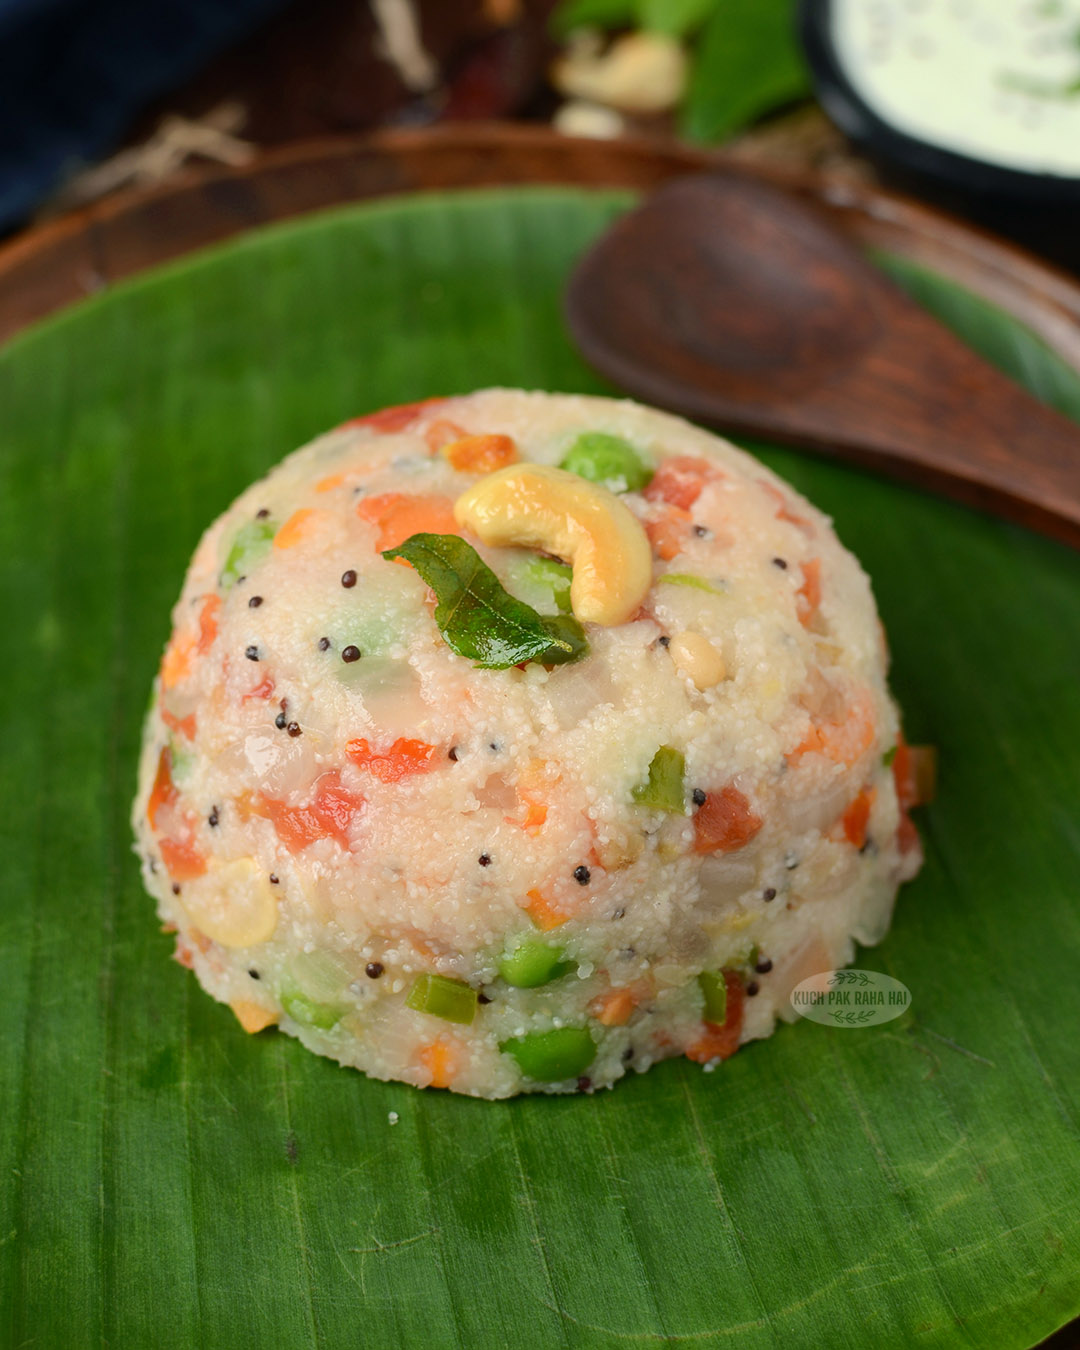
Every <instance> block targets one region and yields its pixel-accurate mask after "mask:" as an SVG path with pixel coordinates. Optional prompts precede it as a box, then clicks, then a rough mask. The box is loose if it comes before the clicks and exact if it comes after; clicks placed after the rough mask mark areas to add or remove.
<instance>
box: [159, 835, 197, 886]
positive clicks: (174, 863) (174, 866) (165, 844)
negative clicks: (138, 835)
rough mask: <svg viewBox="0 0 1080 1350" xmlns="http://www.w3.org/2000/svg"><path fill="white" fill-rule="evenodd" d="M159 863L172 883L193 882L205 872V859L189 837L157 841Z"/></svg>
mask: <svg viewBox="0 0 1080 1350" xmlns="http://www.w3.org/2000/svg"><path fill="white" fill-rule="evenodd" d="M158 848H159V849H160V850H161V861H162V862H163V863H164V864H165V870H166V871H167V872H168V874H169V876H171V877H172V879H173V881H194V880H195V878H196V877H201V876H202V875H203V873H204V872H205V871H206V858H205V857H204V856H203V854H202V853H201V852H200V851H199V848H198V846H197V845H196V843H195V841H194V840H193V839H191V838H190V837H188V838H184V839H159V840H158Z"/></svg>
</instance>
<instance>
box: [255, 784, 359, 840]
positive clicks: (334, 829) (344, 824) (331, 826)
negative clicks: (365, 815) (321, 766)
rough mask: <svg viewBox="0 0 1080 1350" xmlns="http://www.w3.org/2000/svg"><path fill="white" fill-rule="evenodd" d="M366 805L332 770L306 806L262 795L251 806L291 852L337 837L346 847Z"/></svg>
mask: <svg viewBox="0 0 1080 1350" xmlns="http://www.w3.org/2000/svg"><path fill="white" fill-rule="evenodd" d="M364 804H365V803H364V798H363V797H361V796H359V795H358V794H356V793H352V792H349V791H347V789H345V788H343V787H342V786H341V781H340V779H339V777H338V774H337V772H336V771H332V772H330V773H324V774H323V776H322V777H321V778H320V779H319V780H318V782H317V783H316V785H315V795H314V797H313V798H312V800H311V801H310V802H309V803H308V805H307V806H290V805H289V804H288V803H287V802H283V801H278V800H277V799H276V798H274V797H265V796H261V795H260V796H259V797H257V798H255V799H254V800H253V802H252V803H251V805H250V809H251V810H252V811H254V813H255V814H256V815H260V816H266V817H267V818H268V819H269V820H270V821H271V822H272V823H273V826H274V829H275V830H276V831H277V834H278V838H279V839H280V840H281V842H282V843H283V844H284V845H285V847H286V848H287V849H288V850H289V852H290V853H299V852H300V851H301V850H302V849H305V848H307V847H308V845H309V844H313V843H314V842H315V841H316V840H317V839H336V840H337V842H338V843H339V844H340V845H341V847H342V848H347V847H348V844H349V838H348V834H347V831H348V828H349V825H350V823H351V822H352V818H353V816H355V815H356V813H357V812H358V811H360V810H361V809H362V808H363V806H364Z"/></svg>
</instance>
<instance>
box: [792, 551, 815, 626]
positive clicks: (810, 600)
mask: <svg viewBox="0 0 1080 1350" xmlns="http://www.w3.org/2000/svg"><path fill="white" fill-rule="evenodd" d="M801 569H802V574H803V584H802V585H801V586H800V587H799V589H798V591H797V592H796V594H797V596H798V599H797V601H796V604H797V607H798V614H799V622H800V623H801V624H802V626H803V627H804V628H809V626H810V625H811V624H812V623H813V621H814V615H815V614H816V613H817V612H818V606H819V605H820V604H821V559H820V558H811V559H810V560H809V562H804V563H802V564H801Z"/></svg>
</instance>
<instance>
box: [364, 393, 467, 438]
mask: <svg viewBox="0 0 1080 1350" xmlns="http://www.w3.org/2000/svg"><path fill="white" fill-rule="evenodd" d="M445 402H446V400H445V399H442V398H422V399H420V401H419V402H418V403H397V404H395V405H394V406H393V407H391V408H380V409H379V411H378V412H373V413H366V414H365V415H364V416H363V417H352V418H350V419H349V421H347V422H344V423H342V425H343V426H346V427H371V429H372V430H373V431H378V432H381V433H382V434H383V435H387V434H389V433H390V432H394V431H405V430H406V429H407V428H408V427H411V426H412V424H413V423H414V422H415V421H416V419H417V418H418V417H419V416H420V414H421V412H423V410H424V409H425V408H431V407H434V406H435V404H437V403H445Z"/></svg>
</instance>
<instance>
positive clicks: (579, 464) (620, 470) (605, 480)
mask: <svg viewBox="0 0 1080 1350" xmlns="http://www.w3.org/2000/svg"><path fill="white" fill-rule="evenodd" d="M559 468H560V469H566V470H568V472H570V473H576V474H577V475H578V477H579V478H587V479H588V480H589V482H590V483H599V484H600V485H601V486H602V487H606V488H608V489H609V490H610V491H611V492H640V491H641V489H642V488H643V487H644V486H645V485H646V484H647V483H648V481H649V479H650V478H651V477H652V470H651V469H650V468H649V467H648V466H647V465H646V464H645V463H644V462H643V460H642V458H641V456H640V455H639V454H638V452H637V451H636V450H635V449H634V447H633V446H632V445H631V444H630V443H629V441H624V440H623V438H622V437H621V436H610V435H608V433H607V432H606V431H583V432H582V433H581V435H580V436H579V437H578V438H577V440H576V441H575V442H574V444H573V445H572V446H571V447H570V449H569V450H568V451H567V452H566V454H565V455H564V456H563V459H562V463H561V464H560V465H559Z"/></svg>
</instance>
